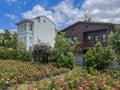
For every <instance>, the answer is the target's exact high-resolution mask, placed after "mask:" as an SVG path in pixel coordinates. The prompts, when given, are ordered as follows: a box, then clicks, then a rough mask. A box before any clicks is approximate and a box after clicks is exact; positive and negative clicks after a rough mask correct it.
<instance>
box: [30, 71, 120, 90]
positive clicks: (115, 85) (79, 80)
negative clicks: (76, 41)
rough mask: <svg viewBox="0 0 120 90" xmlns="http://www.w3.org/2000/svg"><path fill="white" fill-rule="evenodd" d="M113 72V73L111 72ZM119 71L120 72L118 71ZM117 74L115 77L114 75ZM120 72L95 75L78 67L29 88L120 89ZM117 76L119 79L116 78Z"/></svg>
mask: <svg viewBox="0 0 120 90" xmlns="http://www.w3.org/2000/svg"><path fill="white" fill-rule="evenodd" d="M110 73H111V74H110ZM117 73H119V72H117ZM112 74H113V75H115V77H113V76H112ZM119 77H120V74H119V75H118V76H116V73H114V72H109V73H108V72H107V73H105V72H102V73H101V72H96V73H95V74H94V75H91V74H89V73H87V72H86V71H84V70H80V69H77V70H75V71H73V72H71V73H68V74H66V76H65V77H58V78H54V79H51V80H50V81H48V80H47V81H46V79H44V80H42V81H40V82H39V83H37V84H36V85H35V86H31V87H30V89H29V88H28V89H29V90H119V89H120V78H119ZM116 78H117V79H116Z"/></svg>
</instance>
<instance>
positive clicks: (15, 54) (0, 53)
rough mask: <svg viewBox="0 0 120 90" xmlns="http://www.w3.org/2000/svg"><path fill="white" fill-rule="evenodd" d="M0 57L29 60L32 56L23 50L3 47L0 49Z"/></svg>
mask: <svg viewBox="0 0 120 90" xmlns="http://www.w3.org/2000/svg"><path fill="white" fill-rule="evenodd" d="M0 59H4V60H6V59H14V60H22V61H31V59H32V56H31V53H30V52H28V51H25V50H13V49H9V48H8V49H5V50H0Z"/></svg>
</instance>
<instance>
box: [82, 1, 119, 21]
mask: <svg viewBox="0 0 120 90" xmlns="http://www.w3.org/2000/svg"><path fill="white" fill-rule="evenodd" d="M119 4H120V0H99V1H97V0H85V2H84V4H83V5H82V9H83V10H85V11H84V12H87V13H88V14H89V15H90V16H91V18H92V20H93V21H102V22H112V23H120V5H119Z"/></svg>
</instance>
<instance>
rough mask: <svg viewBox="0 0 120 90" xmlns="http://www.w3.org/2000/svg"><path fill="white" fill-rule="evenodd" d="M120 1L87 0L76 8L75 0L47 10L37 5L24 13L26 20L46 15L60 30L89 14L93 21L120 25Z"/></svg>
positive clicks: (65, 0)
mask: <svg viewBox="0 0 120 90" xmlns="http://www.w3.org/2000/svg"><path fill="white" fill-rule="evenodd" d="M119 4H120V0H99V1H98V0H85V1H84V3H83V5H82V6H81V7H80V5H79V4H77V5H78V6H76V7H75V6H74V0H62V1H61V2H60V3H58V4H57V5H55V6H53V7H52V8H50V9H51V10H47V9H46V8H44V7H43V6H41V5H36V6H34V7H33V9H32V10H29V11H26V12H24V13H22V15H23V17H24V18H33V17H36V16H39V15H45V16H47V17H48V18H50V19H51V20H52V21H54V22H55V23H56V25H57V26H58V27H59V28H61V27H62V28H64V27H66V26H68V25H70V24H72V23H74V22H76V21H78V20H83V19H84V14H85V13H87V14H88V15H89V16H90V17H91V18H92V20H93V21H102V22H112V23H120V13H119V12H120V6H119Z"/></svg>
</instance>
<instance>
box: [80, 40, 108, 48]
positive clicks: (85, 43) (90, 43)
mask: <svg viewBox="0 0 120 90" xmlns="http://www.w3.org/2000/svg"><path fill="white" fill-rule="evenodd" d="M95 44H96V43H95V42H91V41H88V42H83V44H82V45H83V46H82V47H83V48H84V47H89V48H90V47H94V45H95ZM102 46H103V47H106V46H107V42H102Z"/></svg>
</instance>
